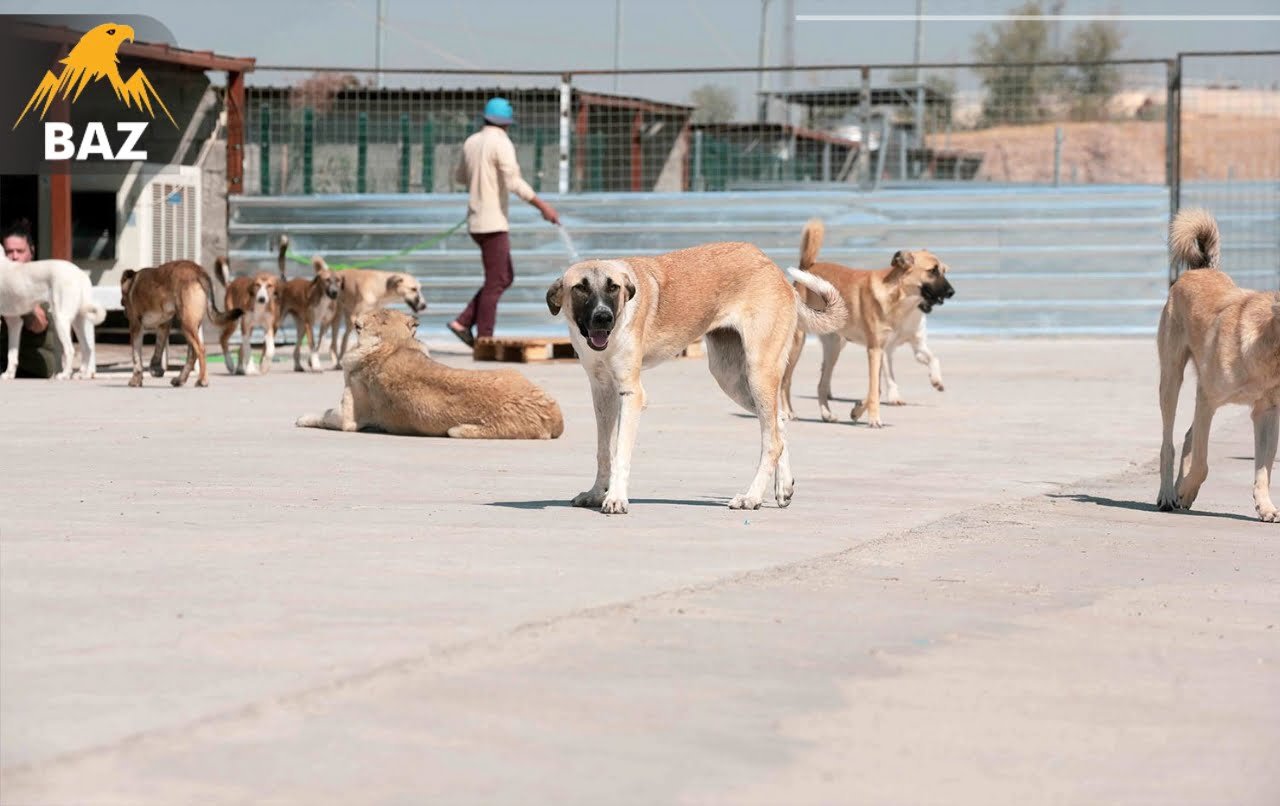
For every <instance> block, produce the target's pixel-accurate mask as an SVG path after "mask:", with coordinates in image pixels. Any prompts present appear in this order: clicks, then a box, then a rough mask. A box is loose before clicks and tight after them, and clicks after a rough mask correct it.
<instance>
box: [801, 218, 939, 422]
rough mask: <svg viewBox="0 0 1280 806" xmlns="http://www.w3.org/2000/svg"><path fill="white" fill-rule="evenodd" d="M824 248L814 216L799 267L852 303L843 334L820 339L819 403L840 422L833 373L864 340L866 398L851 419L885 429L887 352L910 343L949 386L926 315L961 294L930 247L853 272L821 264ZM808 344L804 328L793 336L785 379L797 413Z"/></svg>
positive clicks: (932, 374) (807, 295)
mask: <svg viewBox="0 0 1280 806" xmlns="http://www.w3.org/2000/svg"><path fill="white" fill-rule="evenodd" d="M821 246H822V222H821V221H818V220H817V219H814V220H812V221H810V222H809V223H808V224H806V225H805V228H804V234H803V235H802V236H801V240H800V269H801V271H808V272H811V273H813V274H814V275H816V276H818V277H821V278H822V279H824V280H826V281H827V282H829V283H831V284H832V285H834V286H835V287H836V289H838V290H839V292H840V297H841V298H842V299H843V300H844V301H845V304H846V305H848V306H849V319H848V321H847V322H846V324H845V326H844V328H843V329H842V330H840V331H839V332H838V333H830V334H826V335H823V336H821V337H820V341H821V342H822V374H821V376H820V377H819V379H818V408H819V410H820V411H821V413H822V419H823V420H826V421H827V422H829V423H830V422H835V419H836V418H835V415H833V414H832V413H831V408H830V406H828V405H827V404H828V401H829V400H830V399H831V375H832V373H833V372H834V371H835V368H836V361H837V360H838V359H839V358H840V351H841V350H842V349H844V345H845V343H846V342H854V343H856V344H862V345H865V346H866V348H867V370H868V384H867V396H866V397H865V398H864V399H863V400H862V402H861V403H859V404H858V405H857V406H855V407H854V408H853V411H852V412H850V415H849V416H850V417H851V418H852V419H853V420H854V421H855V422H856V421H857V420H858V418H860V417H861V416H862V415H863V413H864V412H865V413H866V415H867V424H868V425H870V426H871V427H872V428H879V427H880V426H881V424H882V423H881V421H880V378H881V373H882V370H884V371H886V374H891V372H892V370H891V369H890V368H891V367H892V363H891V362H889V361H888V360H887V358H886V354H887V353H888V352H889V351H890V350H892V349H893V348H894V347H895V346H896V345H897V344H898V343H899V342H901V341H908V342H911V345H912V347H913V349H914V350H915V355H916V360H918V361H920V363H922V364H927V365H928V366H929V380H930V381H932V383H933V386H934V388H935V389H937V390H938V391H942V370H941V367H940V366H939V364H938V359H937V358H936V357H935V356H934V355H933V353H931V352H929V346H928V345H927V344H926V343H925V325H924V314H926V313H928V312H929V311H931V310H933V306H934V305H941V304H942V303H943V301H944V300H947V299H950V298H951V297H953V296H954V295H955V293H956V292H955V289H954V288H952V287H951V283H950V282H948V281H947V265H946V264H945V263H943V262H942V261H940V260H938V258H937V257H936V256H934V254H933V253H932V252H927V251H925V250H923V249H920V250H917V251H914V252H897V253H895V254H894V256H893V260H892V261H891V263H890V266H889V268H887V269H879V270H876V271H868V270H865V269H851V268H848V267H846V266H841V265H839V264H836V263H818V262H817V258H818V249H819V248H821ZM796 290H797V291H798V292H799V293H800V295H801V298H802V299H805V301H806V302H807V303H808V304H810V305H813V304H816V303H817V302H818V299H817V294H814V293H813V292H812V291H809V290H807V289H805V288H803V287H802V286H800V285H799V284H797V285H796ZM803 349H804V333H803V332H801V331H800V330H797V331H796V332H795V334H794V336H793V337H792V341H791V354H790V355H789V356H788V358H787V371H786V373H785V374H784V375H783V378H782V401H783V404H782V405H783V412H784V414H785V415H786V416H787V417H788V418H792V417H795V411H794V409H792V407H791V378H792V375H793V374H794V373H795V369H796V363H797V362H798V361H799V360H800V353H801V351H802V350H803ZM890 388H891V389H892V390H893V392H894V393H895V394H894V395H891V396H890V397H889V400H890V401H891V402H895V403H900V402H901V398H898V399H897V400H894V397H896V391H897V383H896V382H893V383H891V384H890Z"/></svg>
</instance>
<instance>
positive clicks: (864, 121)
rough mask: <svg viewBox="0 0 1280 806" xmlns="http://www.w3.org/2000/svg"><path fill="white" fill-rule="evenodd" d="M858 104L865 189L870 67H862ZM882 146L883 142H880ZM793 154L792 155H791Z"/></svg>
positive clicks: (867, 179) (868, 171)
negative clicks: (860, 95)
mask: <svg viewBox="0 0 1280 806" xmlns="http://www.w3.org/2000/svg"><path fill="white" fill-rule="evenodd" d="M860 101H861V103H860V104H859V107H860V108H859V110H858V112H859V118H860V120H859V128H860V129H861V136H860V139H861V141H862V142H861V143H859V149H858V150H859V152H860V153H859V155H858V157H859V159H861V160H862V171H861V172H860V173H861V176H860V177H859V179H860V180H861V185H862V187H863V188H864V189H865V188H866V187H868V186H869V185H870V184H871V68H870V67H864V68H862V98H861V99H860ZM880 147H881V148H884V143H881V144H880ZM793 156H794V155H793Z"/></svg>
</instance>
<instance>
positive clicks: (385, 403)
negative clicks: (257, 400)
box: [297, 310, 564, 439]
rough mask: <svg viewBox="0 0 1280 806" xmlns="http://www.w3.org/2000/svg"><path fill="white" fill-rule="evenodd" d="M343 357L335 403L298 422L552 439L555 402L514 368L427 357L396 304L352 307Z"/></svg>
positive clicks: (559, 429) (557, 418)
mask: <svg viewBox="0 0 1280 806" xmlns="http://www.w3.org/2000/svg"><path fill="white" fill-rule="evenodd" d="M352 327H354V328H355V331H356V338H357V343H356V346H355V347H354V348H353V349H352V350H351V352H349V353H347V354H346V355H345V356H343V358H342V369H343V374H344V380H345V384H346V386H345V388H344V389H343V390H342V405H341V407H340V408H339V409H330V410H329V411H327V412H325V413H324V414H322V415H308V416H304V417H300V418H298V421H297V425H298V426H299V427H304V428H329V429H332V430H335V431H358V430H376V431H384V432H386V433H389V434H402V435H406V436H426V437H443V436H449V437H458V438H463V439H555V438H556V437H558V436H560V434H561V433H563V432H564V418H563V417H562V416H561V414H560V407H559V406H558V405H557V404H556V402H555V401H554V400H552V399H551V397H550V396H548V395H547V393H546V392H544V391H542V389H540V388H539V387H538V386H536V385H535V384H533V383H532V382H530V381H529V380H528V379H526V378H525V377H524V376H523V375H521V374H520V373H518V372H514V371H510V370H506V371H499V372H492V371H475V370H465V369H454V368H453V367H448V366H445V365H444V364H441V363H439V362H437V361H434V360H432V359H431V357H430V356H428V355H427V353H426V350H425V349H424V348H423V345H422V344H421V343H420V342H418V341H417V340H416V339H415V338H414V336H413V333H414V330H415V329H417V327H418V320H417V319H415V318H413V317H412V316H409V315H408V314H404V313H400V312H399V311H388V310H375V311H371V312H369V313H364V314H359V315H357V316H356V317H355V320H354V322H353V323H352Z"/></svg>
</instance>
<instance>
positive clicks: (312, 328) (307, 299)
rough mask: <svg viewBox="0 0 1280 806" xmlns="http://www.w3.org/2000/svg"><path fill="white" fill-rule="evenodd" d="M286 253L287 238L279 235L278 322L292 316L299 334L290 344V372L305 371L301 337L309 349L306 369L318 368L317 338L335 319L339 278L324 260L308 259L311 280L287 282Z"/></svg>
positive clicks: (339, 289) (330, 351)
mask: <svg viewBox="0 0 1280 806" xmlns="http://www.w3.org/2000/svg"><path fill="white" fill-rule="evenodd" d="M288 250H289V237H288V236H287V235H281V236H280V251H279V256H278V262H279V267H280V279H281V280H282V281H283V282H284V293H283V296H282V302H281V306H282V309H281V314H280V318H281V320H283V319H284V317H286V316H292V317H293V321H294V325H295V326H296V327H297V330H298V335H297V338H295V339H294V344H293V370H294V372H305V371H306V370H307V367H304V366H303V365H302V337H303V335H305V336H306V337H307V344H308V345H309V347H310V349H311V355H310V360H309V361H308V364H307V366H308V367H310V368H311V369H312V370H318V369H320V368H321V367H320V339H321V338H322V336H321V334H322V333H324V331H325V328H328V327H330V326H331V325H332V324H333V322H334V320H335V319H337V317H338V296H339V295H340V294H341V293H342V276H341V275H340V274H339V273H337V272H334V271H330V270H329V266H328V265H327V264H326V263H325V262H324V258H322V257H319V256H316V257H313V258H311V268H312V269H313V270H314V271H315V276H314V277H312V278H311V279H307V278H305V277H295V278H293V279H292V280H289V279H287V277H286V274H285V255H286V253H287V252H288ZM329 354H330V356H334V345H333V341H332V339H331V340H330V342H329ZM335 364H336V357H335Z"/></svg>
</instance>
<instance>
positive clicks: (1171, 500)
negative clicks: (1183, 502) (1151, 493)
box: [1156, 490, 1178, 512]
mask: <svg viewBox="0 0 1280 806" xmlns="http://www.w3.org/2000/svg"><path fill="white" fill-rule="evenodd" d="M1177 508H1178V501H1177V499H1176V498H1175V497H1174V495H1173V493H1172V492H1166V491H1164V490H1161V491H1160V493H1159V495H1157V496H1156V509H1157V510H1159V511H1161V512H1173V511H1174V510H1175V509H1177Z"/></svg>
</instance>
